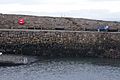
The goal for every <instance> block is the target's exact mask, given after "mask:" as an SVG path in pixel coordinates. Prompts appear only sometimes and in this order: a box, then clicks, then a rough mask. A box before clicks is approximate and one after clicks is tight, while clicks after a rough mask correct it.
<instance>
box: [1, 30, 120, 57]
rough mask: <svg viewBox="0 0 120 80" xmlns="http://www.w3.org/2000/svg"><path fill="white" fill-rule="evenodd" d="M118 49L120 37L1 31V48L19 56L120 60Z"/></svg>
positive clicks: (96, 33)
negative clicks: (83, 57)
mask: <svg viewBox="0 0 120 80" xmlns="http://www.w3.org/2000/svg"><path fill="white" fill-rule="evenodd" d="M119 46H120V33H107V32H100V33H98V32H77V31H76V32H69V31H37V32H34V31H0V48H1V49H5V51H10V52H14V53H16V54H20V53H22V54H33V55H49V56H53V55H59V56H60V55H61V56H69V55H72V56H92V57H109V58H120V47H119ZM25 51H28V52H27V53H25Z"/></svg>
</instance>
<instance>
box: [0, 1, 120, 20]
mask: <svg viewBox="0 0 120 80" xmlns="http://www.w3.org/2000/svg"><path fill="white" fill-rule="evenodd" d="M0 13H5V14H26V15H27V14H28V15H38V16H58V17H61V16H63V17H64V16H65V17H78V18H91V19H103V20H119V21H120V0H0Z"/></svg>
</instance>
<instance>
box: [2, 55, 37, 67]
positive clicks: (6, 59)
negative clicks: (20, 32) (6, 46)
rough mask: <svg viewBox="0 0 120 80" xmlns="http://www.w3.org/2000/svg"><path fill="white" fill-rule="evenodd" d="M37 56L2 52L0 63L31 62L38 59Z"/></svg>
mask: <svg viewBox="0 0 120 80" xmlns="http://www.w3.org/2000/svg"><path fill="white" fill-rule="evenodd" d="M37 60H38V59H37V57H33V56H23V55H13V54H1V55H0V65H1V66H2V64H6V65H7V64H11V65H12V64H13V65H19V64H30V63H33V62H35V61H37Z"/></svg>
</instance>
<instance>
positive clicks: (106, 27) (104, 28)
mask: <svg viewBox="0 0 120 80" xmlns="http://www.w3.org/2000/svg"><path fill="white" fill-rule="evenodd" d="M108 30H109V26H99V27H98V28H97V31H98V32H100V31H108Z"/></svg>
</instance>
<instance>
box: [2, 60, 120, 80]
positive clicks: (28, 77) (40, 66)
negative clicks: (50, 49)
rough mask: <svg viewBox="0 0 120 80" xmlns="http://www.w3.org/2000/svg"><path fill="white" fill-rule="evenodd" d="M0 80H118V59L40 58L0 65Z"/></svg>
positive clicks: (119, 74)
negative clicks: (17, 63) (27, 61)
mask: <svg viewBox="0 0 120 80" xmlns="http://www.w3.org/2000/svg"><path fill="white" fill-rule="evenodd" d="M0 80H120V60H114V59H99V58H98V59H97V58H63V59H42V60H40V61H39V62H36V63H32V64H29V65H21V66H10V67H8V66H0Z"/></svg>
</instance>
